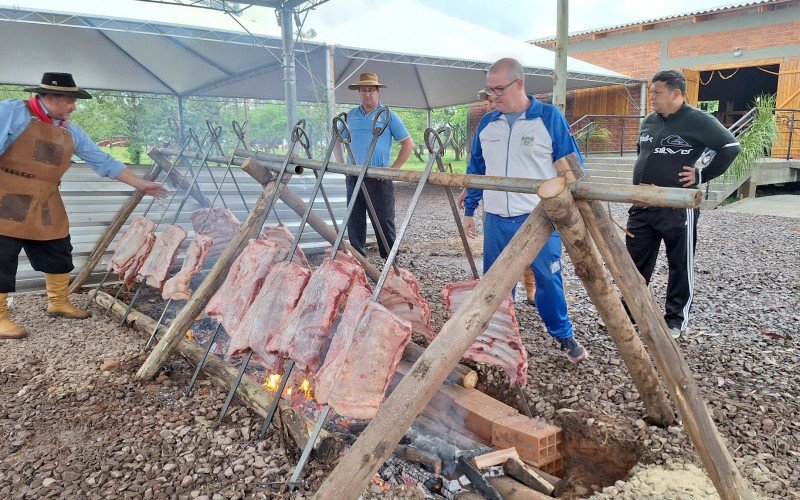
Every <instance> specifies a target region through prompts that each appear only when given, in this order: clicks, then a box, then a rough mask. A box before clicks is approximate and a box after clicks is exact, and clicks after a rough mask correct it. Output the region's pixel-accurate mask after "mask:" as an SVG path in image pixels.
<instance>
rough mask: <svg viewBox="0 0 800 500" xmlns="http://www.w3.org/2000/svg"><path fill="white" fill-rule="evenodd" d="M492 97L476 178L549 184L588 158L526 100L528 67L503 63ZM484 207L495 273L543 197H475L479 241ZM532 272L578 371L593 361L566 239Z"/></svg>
mask: <svg viewBox="0 0 800 500" xmlns="http://www.w3.org/2000/svg"><path fill="white" fill-rule="evenodd" d="M486 83H487V85H486V87H485V88H484V89H483V92H485V94H486V95H487V97H488V98H489V100H490V101H491V103H492V105H493V106H494V110H492V111H490V112H489V113H487V114H486V115H485V116H484V117H483V118H482V119H481V121H480V123H479V124H478V127H477V129H476V130H475V135H474V137H473V139H472V155H471V157H470V160H469V163H468V164H467V173H468V174H477V175H496V176H504V177H526V178H532V179H549V178H551V177H555V176H556V175H557V172H556V169H555V167H553V162H555V161H556V160H558V159H560V158H563V157H564V156H567V155H568V154H570V153H575V154H577V155H578V157H579V158H580V152H579V151H578V146H577V144H576V143H575V140H574V139H573V138H572V136H571V135H570V133H569V126H568V125H567V122H566V120H565V119H564V117H563V115H561V113H560V112H559V111H558V109H557V108H556V107H555V106H553V105H551V104H544V103H542V102H540V101H538V100H536V98H535V97H533V96H532V95H527V94H525V74H524V72H523V69H522V65H520V63H519V62H518V61H517V60H515V59H511V58H503V59H500V60H499V61H497V62H495V63H494V64H493V65H492V66H491V67H490V68H489V72H488V73H487V75H486ZM481 199H483V211H484V222H483V232H484V238H483V271H484V272H486V271H488V269H489V267H491V265H492V264H493V263H494V261H495V260H496V259H497V257H498V256H499V255H500V253H501V252H502V251H503V249H504V248H505V247H506V245H507V244H508V242H509V241H511V238H512V237H513V236H514V234H515V233H516V232H517V230H519V228H520V227H521V226H522V224H523V223H524V222H525V219H526V218H527V217H528V215H529V214H530V213H531V211H533V209H534V208H535V207H536V205H537V204H538V203H539V197H538V196H537V195H535V194H525V193H511V192H501V191H488V190H487V191H486V192H485V193H484V191H483V190H481V189H468V190H467V194H466V198H465V200H464V207H465V210H464V227H465V229H466V230H467V234H468V235H469V236H470V237H472V238H474V237H475V236H476V232H475V220H474V218H473V216H474V214H475V209H477V208H478V205H479V203H480V201H481ZM530 267H531V269H532V271H533V275H534V277H535V281H536V285H535V287H536V293H535V296H534V302H535V304H536V309H537V310H538V311H539V315H540V316H541V317H542V320H543V321H544V324H545V326H546V327H547V331H548V332H549V333H550V335H551V336H552V337H553V338H554V339H555V340H556V341H557V342H558V343H559V345H560V347H561V350H563V351H564V353H565V354H566V356H567V359H569V361H570V362H572V363H578V362H580V361H583V360H584V359H586V358H587V357H588V356H589V353H588V352H587V350H586V349H585V348H584V347H583V346H582V345H581V344H580V343H578V342H577V341H576V340H575V336H574V332H573V326H572V321H571V320H570V318H569V315H568V314H567V301H566V298H565V297H564V284H563V280H562V276H561V237H560V236H559V234H558V233H557V232H555V231H554V232H553V234H552V235H551V236H550V239H549V240H548V241H547V243H546V244H545V245H544V247H542V250H541V251H540V252H539V254H538V255H537V256H536V259H534V261H533V263H531V266H530Z"/></svg>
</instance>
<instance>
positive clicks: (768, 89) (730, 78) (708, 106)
mask: <svg viewBox="0 0 800 500" xmlns="http://www.w3.org/2000/svg"><path fill="white" fill-rule="evenodd" d="M779 69H780V65H778V64H770V65H765V66H748V67H744V68H731V69H719V70H713V71H701V72H700V92H699V94H698V99H697V100H698V107H700V108H701V109H703V110H704V111H708V112H710V113H712V114H713V115H714V116H716V117H717V119H718V120H719V121H720V122H722V124H723V125H725V126H726V127H730V126H731V125H733V124H734V123H735V122H736V120H738V119H739V118H741V117H742V115H744V114H745V113H747V111H749V110H750V108H752V107H753V102H754V101H755V99H756V97H758V96H759V95H761V94H774V93H776V92H777V91H778V75H777V73H778V70H779Z"/></svg>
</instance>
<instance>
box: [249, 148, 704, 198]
mask: <svg viewBox="0 0 800 500" xmlns="http://www.w3.org/2000/svg"><path fill="white" fill-rule="evenodd" d="M236 154H237V155H242V156H253V157H254V158H255V159H257V160H259V162H261V163H262V164H263V165H264V166H265V167H267V168H268V169H270V170H272V171H278V170H280V167H281V165H283V163H282V162H283V157H281V156H278V155H274V154H267V153H254V152H249V151H247V150H236ZM292 163H294V164H296V165H298V166H300V167H304V168H310V169H315V170H319V169H320V168H322V162H321V161H319V160H311V159H307V158H301V157H296V158H292ZM328 171H329V172H334V173H339V174H346V175H358V172H359V167H358V166H356V165H345V164H343V163H335V162H330V163H329V164H328ZM421 174H422V173H421V172H419V171H415V170H399V169H393V168H369V169H367V177H368V178H370V179H384V180H386V179H388V180H392V181H398V182H408V183H411V184H417V183H419V179H420V176H421ZM427 182H428V183H429V184H436V185H440V186H450V187H460V188H475V189H488V190H494V191H511V192H515V193H534V194H535V193H536V192H537V191H538V189H539V186H540V185H541V184H542V183H543V182H544V180H540V179H523V178H519V177H498V176H491V175H464V174H451V173H448V172H431V173H430V175H429V176H428V181H427ZM570 191H572V194H573V195H574V196H575V197H576V198H585V199H591V200H603V201H616V202H621V203H636V204H637V205H652V206H658V207H672V208H695V207H699V206H700V202H701V201H702V198H703V192H702V191H701V190H699V189H683V188H665V187H659V186H651V185H637V186H634V185H631V184H600V183H588V182H575V183H572V184H571V185H570Z"/></svg>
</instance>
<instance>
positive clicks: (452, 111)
mask: <svg viewBox="0 0 800 500" xmlns="http://www.w3.org/2000/svg"><path fill="white" fill-rule="evenodd" d="M92 96H93V98H92V99H82V100H80V101H78V110H77V111H76V112H75V114H74V115H73V117H72V120H73V122H74V123H75V124H76V125H78V126H80V127H81V128H82V129H83V130H85V131H86V133H87V135H88V136H89V137H90V138H91V139H92V140H93V141H95V142H100V141H102V140H105V139H110V138H112V137H125V138H127V139H128V141H129V146H127V147H111V148H103V149H104V150H105V151H106V152H108V153H109V154H111V155H112V156H114V157H115V158H117V159H119V160H120V161H123V162H124V163H151V162H150V159H149V158H148V157H147V155H146V154H145V153H146V151H147V149H148V148H149V147H151V146H162V145H165V144H167V143H171V144H173V145H174V144H178V143H179V142H180V138H179V137H177V131H176V130H174V126H173V124H172V123H171V120H170V119H173V120H175V121H177V118H178V102H177V99H176V98H175V97H173V96H162V95H153V94H142V93H135V92H106V91H93V92H92ZM324 96H325V93H324V91H321V92H320V97H321V98H323V97H324ZM28 97H30V94H29V93H28V92H24V91H23V90H22V87H21V86H13V85H7V86H0V100H3V99H27V98H28ZM353 107H354V106H353V105H343V104H338V105H336V106H334V113H339V112H342V111H348V110H350V109H352V108H353ZM183 110H184V126H183V128H184V133H186V132H188V130H189V129H190V128H191V129H193V130H194V131H195V133H196V134H197V136H198V138H200V139H202V138H203V137H205V136H206V134H207V131H208V127H207V125H206V121H207V120H208V121H210V122H211V124H212V125H213V126H221V127H222V136H221V141H220V142H221V143H222V147H223V149H224V150H225V151H226V152H229V151H231V150H232V149H233V147H234V146H235V145H236V142H237V137H236V135H235V134H234V133H233V131H232V130H231V122H232V121H233V120H236V121H238V122H239V123H241V124H243V123H245V122H247V127H246V132H247V135H248V138H249V139H250V140H251V141H252V143H253V145H254V146H255V147H257V148H258V149H262V150H270V149H276V150H277V151H278V152H281V153H282V152H283V149H284V148H283V144H284V141H285V140H286V130H287V123H286V122H287V120H286V108H285V104H284V103H283V102H274V101H260V100H255V99H224V98H206V97H191V98H186V99H185V100H184V106H183ZM392 110H393V111H394V112H396V113H397V114H398V115H399V116H400V118H401V119H402V120H403V122H404V123H405V125H406V128H407V129H408V131H409V133H410V134H411V137H412V139H413V140H414V142H415V143H416V144H424V141H423V134H424V131H425V128H426V127H427V113H426V112H425V110H417V109H407V108H396V107H393V108H392ZM467 112H468V108H467V106H449V107H445V108H440V109H435V110H433V111H432V112H431V126H432V127H433V128H438V127H440V126H443V125H450V126H451V127H456V126H458V127H463V128H466V125H467ZM297 115H298V118H304V119H305V120H306V132H307V133H308V134H309V137H310V138H311V141H312V147H313V154H314V156H315V157H320V156H321V155H322V154H323V152H324V150H325V149H326V146H327V141H328V140H329V138H328V134H329V132H330V125H329V124H328V123H327V104H326V102H324V101H323V102H319V103H313V104H299V105H298V110H297ZM398 151H399V146H398V145H397V144H396V143H395V144H394V147H393V151H392V155H393V156H395V155H397V153H398ZM448 152H449V155H450V158H449V159H446V160H445V161H450V160H454V158H453V151H452V147H449V148H448ZM422 157H423V161H422V162H418V163H419V165H416V163H415V162H414V161H412V160H415V158H414V156H413V155H412V157H411V159H410V160H409V165H412V166H413V165H416V166H414V167H413V168H418V169H422V167H423V166H424V164H425V161H427V157H428V154H427V151H424V152H423V154H422ZM461 164H464V162H463V161H460V162H456V163H454V168H460V167H459V166H458V165H461ZM462 170H463V169H462Z"/></svg>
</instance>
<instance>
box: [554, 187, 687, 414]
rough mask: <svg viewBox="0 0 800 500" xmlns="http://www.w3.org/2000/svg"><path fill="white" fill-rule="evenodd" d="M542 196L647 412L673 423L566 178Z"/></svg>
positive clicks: (669, 408) (657, 383) (652, 368)
mask: <svg viewBox="0 0 800 500" xmlns="http://www.w3.org/2000/svg"><path fill="white" fill-rule="evenodd" d="M539 196H540V197H541V199H542V203H543V204H544V209H545V210H546V211H547V215H548V216H550V220H551V221H553V224H554V225H555V227H556V230H558V232H559V233H560V234H561V240H562V241H563V242H564V246H565V247H566V248H567V253H569V256H570V259H571V260H572V264H573V265H574V266H575V274H577V275H578V277H579V278H580V280H581V281H582V282H583V285H584V286H585V287H586V290H587V291H588V292H589V297H590V298H591V300H592V302H593V303H594V305H595V307H596V308H597V312H598V313H599V314H600V317H601V318H602V319H603V322H604V323H605V325H606V329H607V330H608V333H609V335H610V336H611V338H612V339H614V343H615V344H616V345H617V349H618V350H619V353H620V355H621V356H622V359H623V361H625V365H626V366H627V367H628V371H629V372H630V374H631V378H632V379H633V383H634V385H635V386H636V390H637V391H638V392H639V396H640V397H641V398H642V402H643V403H644V407H645V409H646V410H647V415H648V416H649V417H650V419H651V420H652V421H653V422H654V423H656V424H658V425H661V426H668V425H670V424H671V423H672V422H674V421H675V415H674V412H673V411H672V407H670V405H669V401H667V395H666V393H665V392H664V390H663V389H662V388H661V383H660V382H659V380H658V375H657V374H656V369H655V368H654V367H653V363H652V362H651V361H650V356H648V354H647V351H646V350H645V348H644V344H643V343H642V341H641V339H640V338H639V335H638V334H637V333H636V330H635V329H634V328H633V324H632V323H631V320H630V319H629V318H628V315H627V314H626V313H625V308H624V307H623V306H622V302H621V301H620V299H619V297H618V296H617V292H616V290H614V287H613V285H612V284H611V278H610V277H609V276H608V273H607V272H606V269H605V267H604V266H603V262H602V261H601V260H600V254H599V253H598V252H597V248H596V247H595V246H594V243H592V240H591V238H590V237H589V234H588V233H587V232H586V226H585V225H584V224H583V219H581V214H580V212H578V209H577V207H576V206H575V202H574V200H573V198H572V194H571V193H570V192H569V189H567V181H566V180H565V179H564V178H563V177H555V178H553V179H550V180H548V181H546V182H545V183H544V184H542V187H541V188H539Z"/></svg>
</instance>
